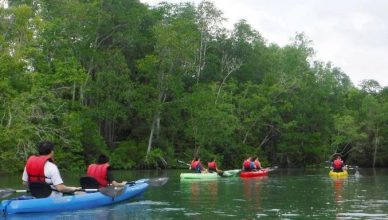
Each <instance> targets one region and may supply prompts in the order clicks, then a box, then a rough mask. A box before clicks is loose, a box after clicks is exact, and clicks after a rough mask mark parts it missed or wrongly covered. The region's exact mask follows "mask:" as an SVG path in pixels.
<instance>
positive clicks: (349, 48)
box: [140, 0, 388, 87]
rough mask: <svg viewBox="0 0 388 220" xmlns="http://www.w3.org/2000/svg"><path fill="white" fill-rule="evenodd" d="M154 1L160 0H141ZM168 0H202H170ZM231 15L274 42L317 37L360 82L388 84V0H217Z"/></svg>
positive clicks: (322, 54) (323, 50)
mask: <svg viewBox="0 0 388 220" xmlns="http://www.w3.org/2000/svg"><path fill="white" fill-rule="evenodd" d="M140 1H141V2H143V3H147V4H149V5H151V6H154V5H156V4H158V3H159V2H162V1H160V0H140ZM165 2H168V3H179V2H192V3H195V4H198V3H200V2H201V0H165ZM212 2H213V3H214V4H215V6H216V7H217V8H218V9H219V10H221V11H222V12H223V16H224V17H225V18H226V19H227V23H225V24H224V26H225V27H227V28H229V29H231V28H232V27H233V24H235V23H237V22H238V21H239V20H241V19H245V20H246V21H247V23H248V24H250V25H251V26H252V28H253V29H255V30H256V31H258V32H259V33H260V34H261V35H262V36H263V37H264V39H266V40H267V42H269V43H276V44H278V45H279V46H284V45H286V44H287V43H290V42H291V39H292V38H293V37H294V36H295V35H296V33H301V32H304V33H305V35H306V36H307V38H308V39H310V40H312V42H313V44H312V47H313V48H314V50H315V52H316V55H315V57H314V59H315V60H320V61H324V62H328V61H330V62H331V63H332V64H333V65H334V66H336V67H339V68H341V69H342V71H344V72H345V73H346V74H347V75H348V76H349V77H350V79H351V80H352V82H353V84H354V85H356V86H358V85H359V84H360V83H361V81H362V80H365V79H374V80H376V81H378V82H379V83H380V85H381V86H383V87H385V86H388V68H387V67H386V66H385V65H387V64H388V1H387V0H373V1H372V0H340V1H339V0H212Z"/></svg>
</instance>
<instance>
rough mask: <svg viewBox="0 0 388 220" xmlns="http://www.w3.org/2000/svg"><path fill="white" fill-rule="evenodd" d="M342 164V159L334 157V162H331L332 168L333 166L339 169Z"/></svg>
mask: <svg viewBox="0 0 388 220" xmlns="http://www.w3.org/2000/svg"><path fill="white" fill-rule="evenodd" d="M342 165H343V162H342V160H339V159H336V160H334V162H333V168H334V169H335V170H340V169H342Z"/></svg>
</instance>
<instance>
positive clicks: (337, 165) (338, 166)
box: [331, 155, 346, 173]
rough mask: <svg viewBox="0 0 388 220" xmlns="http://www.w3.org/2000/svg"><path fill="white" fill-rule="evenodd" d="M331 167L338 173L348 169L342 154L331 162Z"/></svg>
mask: <svg viewBox="0 0 388 220" xmlns="http://www.w3.org/2000/svg"><path fill="white" fill-rule="evenodd" d="M331 169H332V170H333V172H336V173H339V172H343V171H344V170H346V166H345V163H344V162H343V160H342V159H341V156H340V155H337V157H336V159H335V160H334V161H333V163H332V164H331Z"/></svg>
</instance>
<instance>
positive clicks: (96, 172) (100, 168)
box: [86, 163, 109, 187]
mask: <svg viewBox="0 0 388 220" xmlns="http://www.w3.org/2000/svg"><path fill="white" fill-rule="evenodd" d="M108 167H109V163H104V164H90V165H89V167H88V171H87V173H86V175H88V176H91V177H93V178H95V179H96V180H97V182H98V183H99V184H100V187H106V186H108V184H109V181H108V178H107V174H108Z"/></svg>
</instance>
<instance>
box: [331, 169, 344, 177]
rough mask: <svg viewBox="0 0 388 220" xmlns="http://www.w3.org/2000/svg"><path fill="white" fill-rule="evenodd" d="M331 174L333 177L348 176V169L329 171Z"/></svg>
mask: <svg viewBox="0 0 388 220" xmlns="http://www.w3.org/2000/svg"><path fill="white" fill-rule="evenodd" d="M329 176H332V177H346V176H348V171H346V170H344V171H342V172H334V171H330V172H329Z"/></svg>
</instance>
